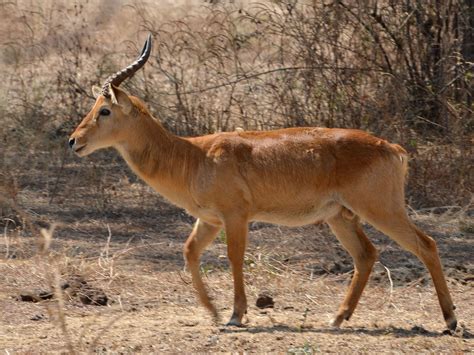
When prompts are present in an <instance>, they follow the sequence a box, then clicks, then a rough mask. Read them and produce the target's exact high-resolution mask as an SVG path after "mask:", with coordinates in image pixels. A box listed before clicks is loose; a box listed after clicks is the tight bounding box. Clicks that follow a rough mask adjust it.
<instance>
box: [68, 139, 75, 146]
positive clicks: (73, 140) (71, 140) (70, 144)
mask: <svg viewBox="0 0 474 355" xmlns="http://www.w3.org/2000/svg"><path fill="white" fill-rule="evenodd" d="M74 143H76V138H71V139H70V140H69V148H72V147H73V146H74Z"/></svg>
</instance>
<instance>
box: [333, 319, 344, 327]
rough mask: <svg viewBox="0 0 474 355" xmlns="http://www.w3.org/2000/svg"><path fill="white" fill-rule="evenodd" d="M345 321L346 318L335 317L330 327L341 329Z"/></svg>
mask: <svg viewBox="0 0 474 355" xmlns="http://www.w3.org/2000/svg"><path fill="white" fill-rule="evenodd" d="M343 321H344V318H342V317H335V318H333V319H331V320H330V321H329V326H331V327H333V328H339V327H340V326H341V324H342V322H343Z"/></svg>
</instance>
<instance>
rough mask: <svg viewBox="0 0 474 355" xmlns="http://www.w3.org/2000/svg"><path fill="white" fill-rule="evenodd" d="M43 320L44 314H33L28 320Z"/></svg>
mask: <svg viewBox="0 0 474 355" xmlns="http://www.w3.org/2000/svg"><path fill="white" fill-rule="evenodd" d="M43 319H44V314H35V315H34V316H33V317H31V318H30V320H35V321H38V320H43Z"/></svg>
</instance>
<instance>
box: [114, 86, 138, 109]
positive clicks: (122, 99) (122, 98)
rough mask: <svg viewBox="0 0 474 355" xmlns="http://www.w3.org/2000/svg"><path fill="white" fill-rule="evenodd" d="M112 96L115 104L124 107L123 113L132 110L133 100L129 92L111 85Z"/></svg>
mask: <svg viewBox="0 0 474 355" xmlns="http://www.w3.org/2000/svg"><path fill="white" fill-rule="evenodd" d="M110 96H111V100H112V103H113V104H116V105H119V106H120V107H121V108H122V111H123V113H125V114H129V113H130V111H132V107H133V104H132V101H130V98H129V97H128V94H127V93H126V92H125V91H123V90H122V89H119V88H118V87H116V86H113V85H110Z"/></svg>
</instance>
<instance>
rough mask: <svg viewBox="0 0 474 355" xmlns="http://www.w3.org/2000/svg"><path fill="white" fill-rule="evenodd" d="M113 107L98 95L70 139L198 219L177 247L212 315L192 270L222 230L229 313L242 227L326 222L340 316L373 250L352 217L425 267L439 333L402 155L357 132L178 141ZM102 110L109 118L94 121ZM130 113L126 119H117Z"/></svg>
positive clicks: (428, 247) (242, 304) (345, 315)
mask: <svg viewBox="0 0 474 355" xmlns="http://www.w3.org/2000/svg"><path fill="white" fill-rule="evenodd" d="M113 91H114V94H115V97H116V98H117V101H118V104H112V103H111V101H110V100H108V99H106V98H104V97H103V96H99V97H98V98H97V101H96V104H95V105H94V107H93V108H92V110H91V112H90V113H89V114H88V115H87V116H86V118H85V119H84V120H83V122H81V124H80V125H79V126H78V128H77V129H76V130H75V132H74V133H73V134H72V136H71V138H73V139H75V145H74V149H79V148H81V147H83V148H82V150H80V151H78V155H80V156H85V155H88V154H90V153H92V152H93V151H95V150H97V149H100V148H105V147H114V148H115V149H117V150H118V151H119V152H120V154H121V155H122V156H123V157H124V159H125V160H126V162H127V163H128V165H129V166H130V167H131V168H132V169H133V170H134V171H135V173H137V174H138V175H139V176H140V177H141V178H142V179H143V180H145V181H146V182H147V183H148V184H149V185H150V186H152V187H153V188H154V189H155V190H156V191H157V192H159V193H160V194H162V195H163V196H165V197H166V198H167V199H168V200H169V201H171V202H172V203H174V204H176V205H178V206H180V207H183V208H185V209H186V210H187V211H188V212H189V213H190V214H191V215H193V216H195V217H196V218H198V220H197V222H196V225H195V227H194V229H193V232H192V233H191V235H190V237H189V239H188V240H187V242H186V245H185V247H184V255H185V258H186V260H187V264H188V267H189V269H190V271H191V274H192V278H193V283H194V286H195V288H196V290H197V292H198V296H199V298H200V300H201V302H202V303H203V304H204V305H205V306H206V307H207V308H208V309H209V310H210V311H211V312H212V314H213V315H214V316H215V317H217V311H216V309H215V307H214V306H213V304H212V302H211V300H210V299H209V297H208V295H207V292H206V288H205V286H204V284H203V282H202V280H201V276H200V274H199V257H200V255H201V253H202V252H203V250H204V249H205V248H206V247H207V246H208V245H209V244H210V243H211V242H212V240H213V239H214V238H215V236H216V235H217V233H218V231H219V230H220V229H221V228H224V229H225V231H226V235H227V241H228V256H229V260H230V262H231V265H232V272H233V276H234V291H235V293H234V294H235V299H234V312H233V315H232V318H231V320H230V322H229V324H233V325H240V324H241V320H242V316H243V315H244V313H245V312H246V309H247V300H246V296H245V291H244V282H243V273H242V268H243V260H244V252H245V246H246V243H247V233H248V230H247V225H248V223H249V221H254V220H258V221H265V222H271V223H279V224H285V225H290V226H298V225H303V224H310V223H318V222H327V223H328V224H329V225H330V227H331V229H332V230H333V232H334V233H335V235H336V236H337V238H338V239H339V240H340V242H341V243H342V245H343V246H344V247H345V248H346V249H347V251H348V252H349V253H350V254H351V256H352V257H353V259H354V263H355V273H354V277H353V280H352V283H351V286H350V288H349V291H348V293H347V296H346V298H345V300H344V302H343V303H342V304H341V306H340V308H339V311H338V313H337V315H336V317H335V319H334V321H333V325H335V326H339V325H340V324H341V323H342V321H343V320H344V319H349V317H350V316H351V314H352V312H353V311H354V309H355V307H356V305H357V302H358V300H359V298H360V295H361V293H362V290H363V289H364V286H365V284H366V282H367V279H368V277H369V274H370V270H371V268H372V265H373V263H374V262H375V260H376V251H375V248H374V247H373V245H372V244H371V242H370V241H369V240H368V238H367V237H366V236H365V234H364V232H363V231H362V228H361V226H360V222H359V219H360V218H362V219H364V220H365V221H368V222H369V223H371V224H373V225H374V226H375V227H376V228H378V229H380V230H381V231H382V232H384V233H386V234H387V235H388V236H390V237H391V238H393V239H394V240H396V241H397V242H398V243H399V244H400V245H401V246H402V247H404V248H406V249H407V250H409V251H411V252H413V253H414V254H416V255H417V256H418V257H419V258H420V259H421V260H422V261H423V262H424V263H425V265H426V266H427V267H428V269H429V271H430V273H431V275H432V277H433V281H434V285H435V287H436V290H437V293H438V297H439V302H440V305H441V308H442V310H443V314H444V316H445V320H446V322H447V324H448V327H450V328H451V329H452V328H453V327H455V326H456V318H455V316H454V313H453V304H452V301H451V297H450V295H449V291H448V288H447V286H446V282H445V279H444V276H443V272H442V269H441V264H440V261H439V257H438V254H437V251H436V244H435V242H434V241H433V240H432V239H431V238H430V237H428V236H426V235H425V234H423V233H422V232H421V231H419V230H418V229H417V228H416V227H415V226H414V225H413V224H412V223H411V222H410V220H409V219H408V216H407V213H406V211H405V203H404V179H405V176H406V172H407V154H406V152H405V150H404V149H403V148H401V147H400V146H398V145H396V144H390V143H388V142H387V141H385V140H383V139H380V138H377V137H374V136H372V135H370V134H368V133H365V132H363V131H359V130H349V129H328V128H288V129H281V130H276V131H265V132H247V131H242V130H237V131H236V132H229V133H217V134H212V135H207V136H202V137H194V138H182V137H177V136H174V135H173V134H171V133H169V132H167V131H166V130H165V129H164V128H163V126H162V125H161V124H160V123H159V122H158V121H157V120H155V119H154V118H153V117H152V116H151V115H150V113H149V112H148V110H147V109H146V107H145V106H144V104H143V103H142V102H141V101H140V100H139V99H137V98H134V97H129V96H127V95H126V94H125V93H124V92H123V91H121V90H120V89H118V88H113ZM102 107H108V108H109V109H110V110H111V111H112V114H111V115H110V116H108V117H99V118H98V119H97V117H98V112H99V110H100V109H101V108H102ZM124 111H125V112H129V113H128V114H124Z"/></svg>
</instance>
